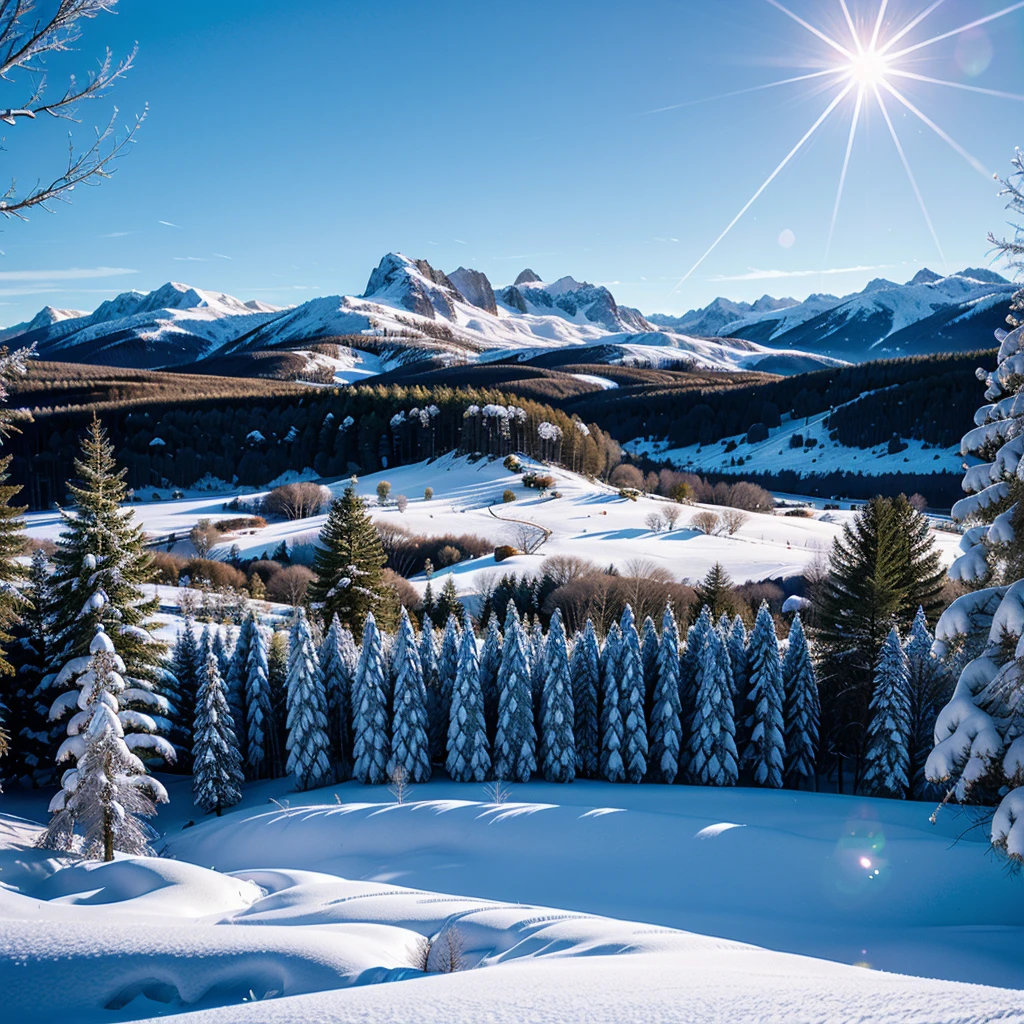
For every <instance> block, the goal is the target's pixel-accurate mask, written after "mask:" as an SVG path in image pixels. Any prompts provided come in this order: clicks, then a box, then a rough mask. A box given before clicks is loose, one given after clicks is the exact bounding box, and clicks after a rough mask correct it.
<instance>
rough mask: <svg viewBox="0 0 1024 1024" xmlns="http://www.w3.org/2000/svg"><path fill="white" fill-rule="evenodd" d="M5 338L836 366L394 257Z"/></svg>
mask: <svg viewBox="0 0 1024 1024" xmlns="http://www.w3.org/2000/svg"><path fill="white" fill-rule="evenodd" d="M5 334H6V337H5V339H4V340H6V341H7V342H9V343H14V342H16V343H17V344H28V343H35V344H36V346H37V351H38V353H39V355H40V357H41V358H44V359H55V360H65V361H71V362H86V363H103V364H111V365H118V366H132V367H143V368H164V367H182V366H191V365H194V364H197V363H200V362H201V361H202V360H203V359H206V358H211V357H214V356H224V355H231V354H235V353H243V352H250V351H254V350H259V349H265V348H274V347H293V348H294V347H301V346H303V345H305V344H307V343H309V342H312V341H316V340H323V339H328V338H337V337H340V336H344V337H345V338H346V343H347V344H349V345H352V344H353V341H352V338H353V336H360V335H363V336H367V337H372V338H382V337H388V338H390V337H394V338H396V340H397V341H399V342H400V343H401V344H402V345H404V346H413V347H416V346H422V347H423V348H424V349H426V350H429V354H431V355H436V354H437V351H438V349H439V348H440V349H443V350H449V351H452V352H455V353H457V354H458V355H459V357H460V358H466V359H477V358H487V359H493V358H498V357H503V356H509V355H516V354H519V353H522V354H523V355H524V356H525V355H529V354H531V353H536V351H537V350H538V349H548V348H559V347H565V346H572V345H577V346H585V347H588V348H590V347H593V346H595V345H600V346H601V347H602V349H603V350H604V351H605V352H606V353H607V360H608V361H625V362H647V363H650V364H651V365H665V364H666V363H680V362H681V363H683V364H689V365H693V366H695V367H699V368H708V369H724V370H729V369H738V368H742V369H766V370H769V369H770V370H771V371H772V372H781V373H793V372H798V371H801V370H805V369H808V368H811V367H814V366H820V365H829V364H832V363H834V360H831V359H830V358H828V357H827V356H823V355H813V354H808V353H801V352H795V351H792V350H791V349H787V350H785V351H782V352H779V351H778V350H776V349H775V348H774V347H767V346H764V345H761V344H759V343H757V342H756V341H750V340H744V339H737V340H733V339H728V340H722V339H719V338H710V339H709V338H703V339H702V338H697V337H692V336H690V335H689V334H685V333H682V332H679V331H676V330H672V329H666V328H664V327H655V326H653V325H652V324H651V323H650V322H649V321H648V320H647V319H646V318H645V317H644V316H643V315H642V314H641V313H640V312H639V311H638V310H635V309H631V308H629V307H627V306H620V305H618V303H616V301H615V299H614V297H613V296H612V294H611V292H610V291H609V290H608V289H607V288H605V287H604V286H602V285H593V284H589V283H587V282H580V281H576V280H575V279H574V278H572V277H562V278H559V279H558V280H556V281H553V282H550V283H545V282H544V281H541V280H540V278H539V277H538V275H537V274H535V273H534V272H533V271H523V273H521V274H520V275H519V276H518V277H517V278H516V280H515V282H514V283H513V284H511V285H509V286H507V287H505V288H501V289H499V290H497V291H495V289H494V288H493V287H492V285H491V282H490V281H489V280H488V278H487V275H486V274H484V273H483V272H482V271H479V270H472V269H468V268H466V267H459V269H458V270H455V271H453V272H452V273H451V274H450V275H449V274H445V273H444V272H442V271H441V270H438V269H436V268H435V267H432V266H431V265H430V264H429V263H427V262H426V261H425V260H414V259H409V258H408V257H406V256H403V255H401V254H400V253H389V254H388V255H386V256H385V257H384V258H383V259H382V260H381V261H380V263H379V264H378V265H377V267H376V268H375V269H374V270H373V272H372V273H371V274H370V278H369V281H368V282H367V285H366V289H365V291H364V292H363V294H362V295H358V296H348V295H330V296H324V297H321V298H315V299H311V300H309V301H308V302H304V303H302V304H301V305H299V306H293V307H289V308H286V309H280V308H278V307H274V306H268V305H265V304H263V303H257V302H242V301H241V300H239V299H236V298H234V297H233V296H230V295H225V294H223V293H221V292H211V291H203V290H201V289H198V288H192V287H189V286H188V285H183V284H175V283H168V284H165V285H163V286H162V287H160V288H158V289H156V290H155V291H152V292H148V293H143V292H135V291H132V292H125V293H123V294H121V295H118V296H117V297H116V298H113V299H110V300H109V301H107V302H104V303H103V304H102V305H100V306H99V307H98V308H97V309H96V310H95V311H93V312H92V313H87V314H83V313H78V312H74V311H59V310H44V311H42V312H41V313H40V314H39V315H38V316H36V317H35V318H34V319H33V320H32V321H30V322H29V323H27V324H21V325H19V326H18V327H14V328H11V329H9V330H8V331H7V332H5ZM355 347H356V348H358V341H356V342H355ZM199 368H200V369H201V366H200V367H199Z"/></svg>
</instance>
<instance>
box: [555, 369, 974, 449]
mask: <svg viewBox="0 0 1024 1024" xmlns="http://www.w3.org/2000/svg"><path fill="white" fill-rule="evenodd" d="M993 358H994V353H992V352H957V353H953V354H948V355H935V356H915V357H912V358H907V359H887V360H879V361H876V362H870V363H861V364H858V365H855V366H844V367H838V368H835V369H828V370H816V371H814V372H812V373H803V374H799V375H797V376H794V377H784V378H780V379H777V380H774V381H769V382H765V383H759V384H754V385H744V386H740V387H735V386H728V384H726V385H725V386H723V387H717V388H716V387H700V388H698V389H694V388H692V387H686V386H683V387H681V388H677V387H659V388H647V387H637V386H634V387H620V388H616V389H611V390H608V391H601V392H595V393H591V394H587V395H582V396H580V397H579V398H574V399H571V400H568V401H566V402H565V403H563V408H565V410H566V411H567V412H570V413H576V414H577V415H578V416H580V418H582V419H585V420H587V421H588V422H589V421H590V420H594V421H596V422H598V423H600V424H601V426H602V428H603V429H605V430H607V431H608V432H609V433H611V434H612V436H614V437H617V438H619V439H620V440H623V441H628V440H632V439H633V438H637V437H654V438H659V439H661V438H666V439H668V440H669V441H670V442H672V444H673V445H679V446H683V445H691V444H698V443H699V444H712V443H714V442H715V441H720V440H721V439H722V438H725V437H731V436H734V435H736V434H743V433H745V432H747V431H748V430H749V429H750V428H751V427H753V426H754V425H755V424H764V425H765V426H767V427H774V426H778V425H779V423H780V420H781V417H782V415H783V414H785V413H787V412H792V413H793V415H794V416H796V417H798V418H803V417H807V416H814V415H817V414H820V413H822V412H826V411H827V410H829V409H832V408H834V407H836V406H839V405H842V404H843V403H845V402H849V401H851V400H852V399H854V398H856V397H857V396H858V395H862V394H863V393H864V392H867V391H880V390H881V389H885V388H892V389H893V390H892V391H882V392H881V393H879V394H875V395H871V396H868V397H866V398H864V399H861V401H860V402H857V403H856V404H855V405H854V406H852V407H851V410H850V411H849V412H846V411H845V410H844V411H843V413H842V414H841V415H839V416H838V417H836V423H835V425H834V426H835V429H838V430H839V431H840V439H841V440H842V441H843V443H844V444H850V445H863V446H866V447H870V446H872V445H875V444H879V443H881V442H883V441H886V440H888V439H889V438H890V437H892V435H893V434H894V433H895V434H898V435H900V436H901V437H912V438H918V439H919V440H922V441H928V442H929V443H938V444H942V445H950V444H953V443H955V442H956V441H957V440H959V438H960V435H961V434H962V433H963V432H964V430H966V429H968V427H969V426H970V423H971V418H972V416H973V414H974V404H975V399H974V398H972V395H976V393H977V386H978V385H977V378H976V377H975V375H974V371H975V369H976V367H978V366H979V365H990V364H991V363H992V361H993Z"/></svg>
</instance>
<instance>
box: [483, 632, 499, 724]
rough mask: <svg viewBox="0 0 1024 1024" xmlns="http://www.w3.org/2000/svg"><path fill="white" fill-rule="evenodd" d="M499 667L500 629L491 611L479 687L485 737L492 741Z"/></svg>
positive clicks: (496, 706)
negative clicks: (482, 701) (485, 725)
mask: <svg viewBox="0 0 1024 1024" xmlns="http://www.w3.org/2000/svg"><path fill="white" fill-rule="evenodd" d="M500 668H501V629H500V627H499V626H498V616H497V615H495V614H494V612H491V615H490V618H489V619H488V622H487V637H486V639H485V640H484V649H483V651H482V652H481V654H480V689H481V690H482V691H483V695H484V721H485V722H486V724H487V739H488V741H490V742H491V743H493V742H494V733H495V731H496V730H497V728H498V670H499V669H500Z"/></svg>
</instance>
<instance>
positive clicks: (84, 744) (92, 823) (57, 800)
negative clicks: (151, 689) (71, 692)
mask: <svg viewBox="0 0 1024 1024" xmlns="http://www.w3.org/2000/svg"><path fill="white" fill-rule="evenodd" d="M85 657H86V658H87V662H88V664H87V667H86V669H85V671H84V672H80V673H78V676H79V680H80V682H81V685H82V690H81V693H80V694H79V695H78V701H77V706H78V707H79V709H80V710H79V713H78V714H77V715H76V716H75V717H74V718H73V719H72V723H73V724H69V726H68V738H67V739H66V740H65V741H64V743H63V744H61V748H60V750H59V751H58V755H57V756H58V759H59V760H61V761H63V760H66V759H67V758H69V757H74V758H75V759H76V761H77V763H76V765H75V767H74V768H70V769H68V770H67V771H66V772H65V773H64V775H63V777H62V778H61V789H60V791H59V792H58V793H57V795H56V796H55V797H54V798H53V800H51V801H50V812H51V814H52V815H53V817H52V818H51V820H50V825H49V827H48V828H47V830H46V832H45V833H44V834H43V836H42V838H41V840H40V843H39V845H40V846H43V847H46V848H49V849H57V850H70V849H72V847H73V843H74V833H75V829H76V827H77V828H79V829H81V832H82V852H83V853H84V854H85V855H86V856H88V857H99V856H101V855H102V857H103V859H104V860H107V861H110V860H113V859H114V854H115V852H118V851H119V852H122V853H128V854H135V855H143V854H147V853H149V852H150V849H149V837H150V831H149V829H148V828H147V826H146V825H145V823H144V822H143V821H141V820H140V819H141V818H144V817H152V816H153V815H154V814H156V805H157V804H158V803H166V802H167V792H166V791H165V790H164V788H163V786H161V785H160V783H159V782H157V781H156V779H153V778H151V777H150V776H148V775H147V774H146V768H145V765H144V764H143V763H142V761H140V760H139V758H138V757H137V756H136V755H135V754H133V753H132V751H131V750H130V749H129V748H128V745H127V743H126V742H125V735H124V729H123V727H122V724H121V712H120V708H119V706H118V696H119V695H120V694H122V693H123V692H124V690H125V678H124V671H125V664H124V661H123V660H122V659H121V657H120V656H119V655H118V654H117V652H116V650H115V648H114V644H113V642H112V640H111V638H110V637H109V636H108V635H107V634H106V632H105V631H104V629H103V626H102V625H98V626H97V627H96V631H95V633H94V635H93V639H92V641H91V642H90V644H89V652H88V655H86V656H85Z"/></svg>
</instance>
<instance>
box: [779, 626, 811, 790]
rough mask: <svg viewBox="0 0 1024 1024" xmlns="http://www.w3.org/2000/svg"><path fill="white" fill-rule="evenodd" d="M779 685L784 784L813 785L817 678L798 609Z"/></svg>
mask: <svg viewBox="0 0 1024 1024" xmlns="http://www.w3.org/2000/svg"><path fill="white" fill-rule="evenodd" d="M782 688H783V690H784V692H785V694H786V709H785V710H786V714H785V720H786V735H785V739H786V768H785V777H786V785H788V786H790V787H792V788H793V789H803V788H804V787H805V786H807V785H808V784H810V786H811V787H812V788H813V787H814V783H815V780H816V778H817V773H816V769H815V765H816V763H817V759H818V725H819V716H820V711H819V705H818V680H817V678H816V677H815V674H814V664H813V662H812V661H811V655H810V651H808V649H807V638H806V637H805V636H804V627H803V623H802V622H801V621H800V613H799V612H797V614H796V615H794V616H793V623H792V625H791V626H790V627H789V645H788V646H787V648H786V656H785V658H784V659H783V661H782Z"/></svg>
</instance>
